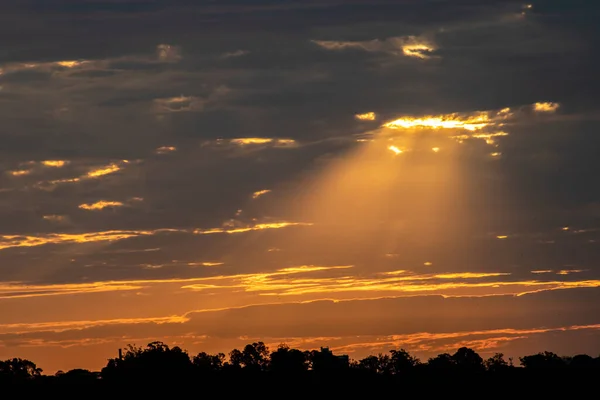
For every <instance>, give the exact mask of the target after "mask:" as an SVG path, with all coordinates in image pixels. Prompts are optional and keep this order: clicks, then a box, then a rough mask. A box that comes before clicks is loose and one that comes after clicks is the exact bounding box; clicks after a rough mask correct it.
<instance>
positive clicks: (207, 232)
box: [194, 222, 313, 235]
mask: <svg viewBox="0 0 600 400" xmlns="http://www.w3.org/2000/svg"><path fill="white" fill-rule="evenodd" d="M312 225H313V224H312V223H307V222H274V223H269V224H256V225H252V226H245V227H239V228H215V229H204V230H203V229H196V230H195V231H194V233H195V234H198V235H210V234H215V233H229V234H232V233H244V232H251V231H262V230H267V229H281V228H287V227H290V226H312Z"/></svg>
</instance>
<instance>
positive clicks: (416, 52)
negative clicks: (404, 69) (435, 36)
mask: <svg viewBox="0 0 600 400" xmlns="http://www.w3.org/2000/svg"><path fill="white" fill-rule="evenodd" d="M434 50H435V49H434V48H433V47H430V46H427V45H425V44H407V45H404V46H402V52H403V53H404V55H405V56H407V57H416V58H421V59H425V58H429V57H431V56H430V55H429V53H431V52H432V51H434Z"/></svg>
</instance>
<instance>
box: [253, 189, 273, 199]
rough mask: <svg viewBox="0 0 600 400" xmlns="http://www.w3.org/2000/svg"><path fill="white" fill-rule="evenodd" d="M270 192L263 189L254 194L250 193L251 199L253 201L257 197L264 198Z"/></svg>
mask: <svg viewBox="0 0 600 400" xmlns="http://www.w3.org/2000/svg"><path fill="white" fill-rule="evenodd" d="M270 192H271V191H270V190H268V189H265V190H259V191H257V192H254V193H252V198H253V199H258V198H259V197H261V196H264V195H265V194H267V193H270Z"/></svg>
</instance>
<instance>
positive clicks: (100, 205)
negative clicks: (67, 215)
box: [79, 200, 124, 211]
mask: <svg viewBox="0 0 600 400" xmlns="http://www.w3.org/2000/svg"><path fill="white" fill-rule="evenodd" d="M123 206H124V204H123V203H122V202H120V201H105V200H100V201H97V202H95V203H91V204H80V205H79V208H81V209H82V210H88V211H97V210H103V209H105V208H115V207H123Z"/></svg>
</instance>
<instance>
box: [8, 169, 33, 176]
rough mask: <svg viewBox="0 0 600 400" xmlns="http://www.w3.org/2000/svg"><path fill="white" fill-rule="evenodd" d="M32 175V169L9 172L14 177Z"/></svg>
mask: <svg viewBox="0 0 600 400" xmlns="http://www.w3.org/2000/svg"><path fill="white" fill-rule="evenodd" d="M30 173H31V170H30V169H18V170H14V171H8V174H9V175H12V176H25V175H29V174H30Z"/></svg>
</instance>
